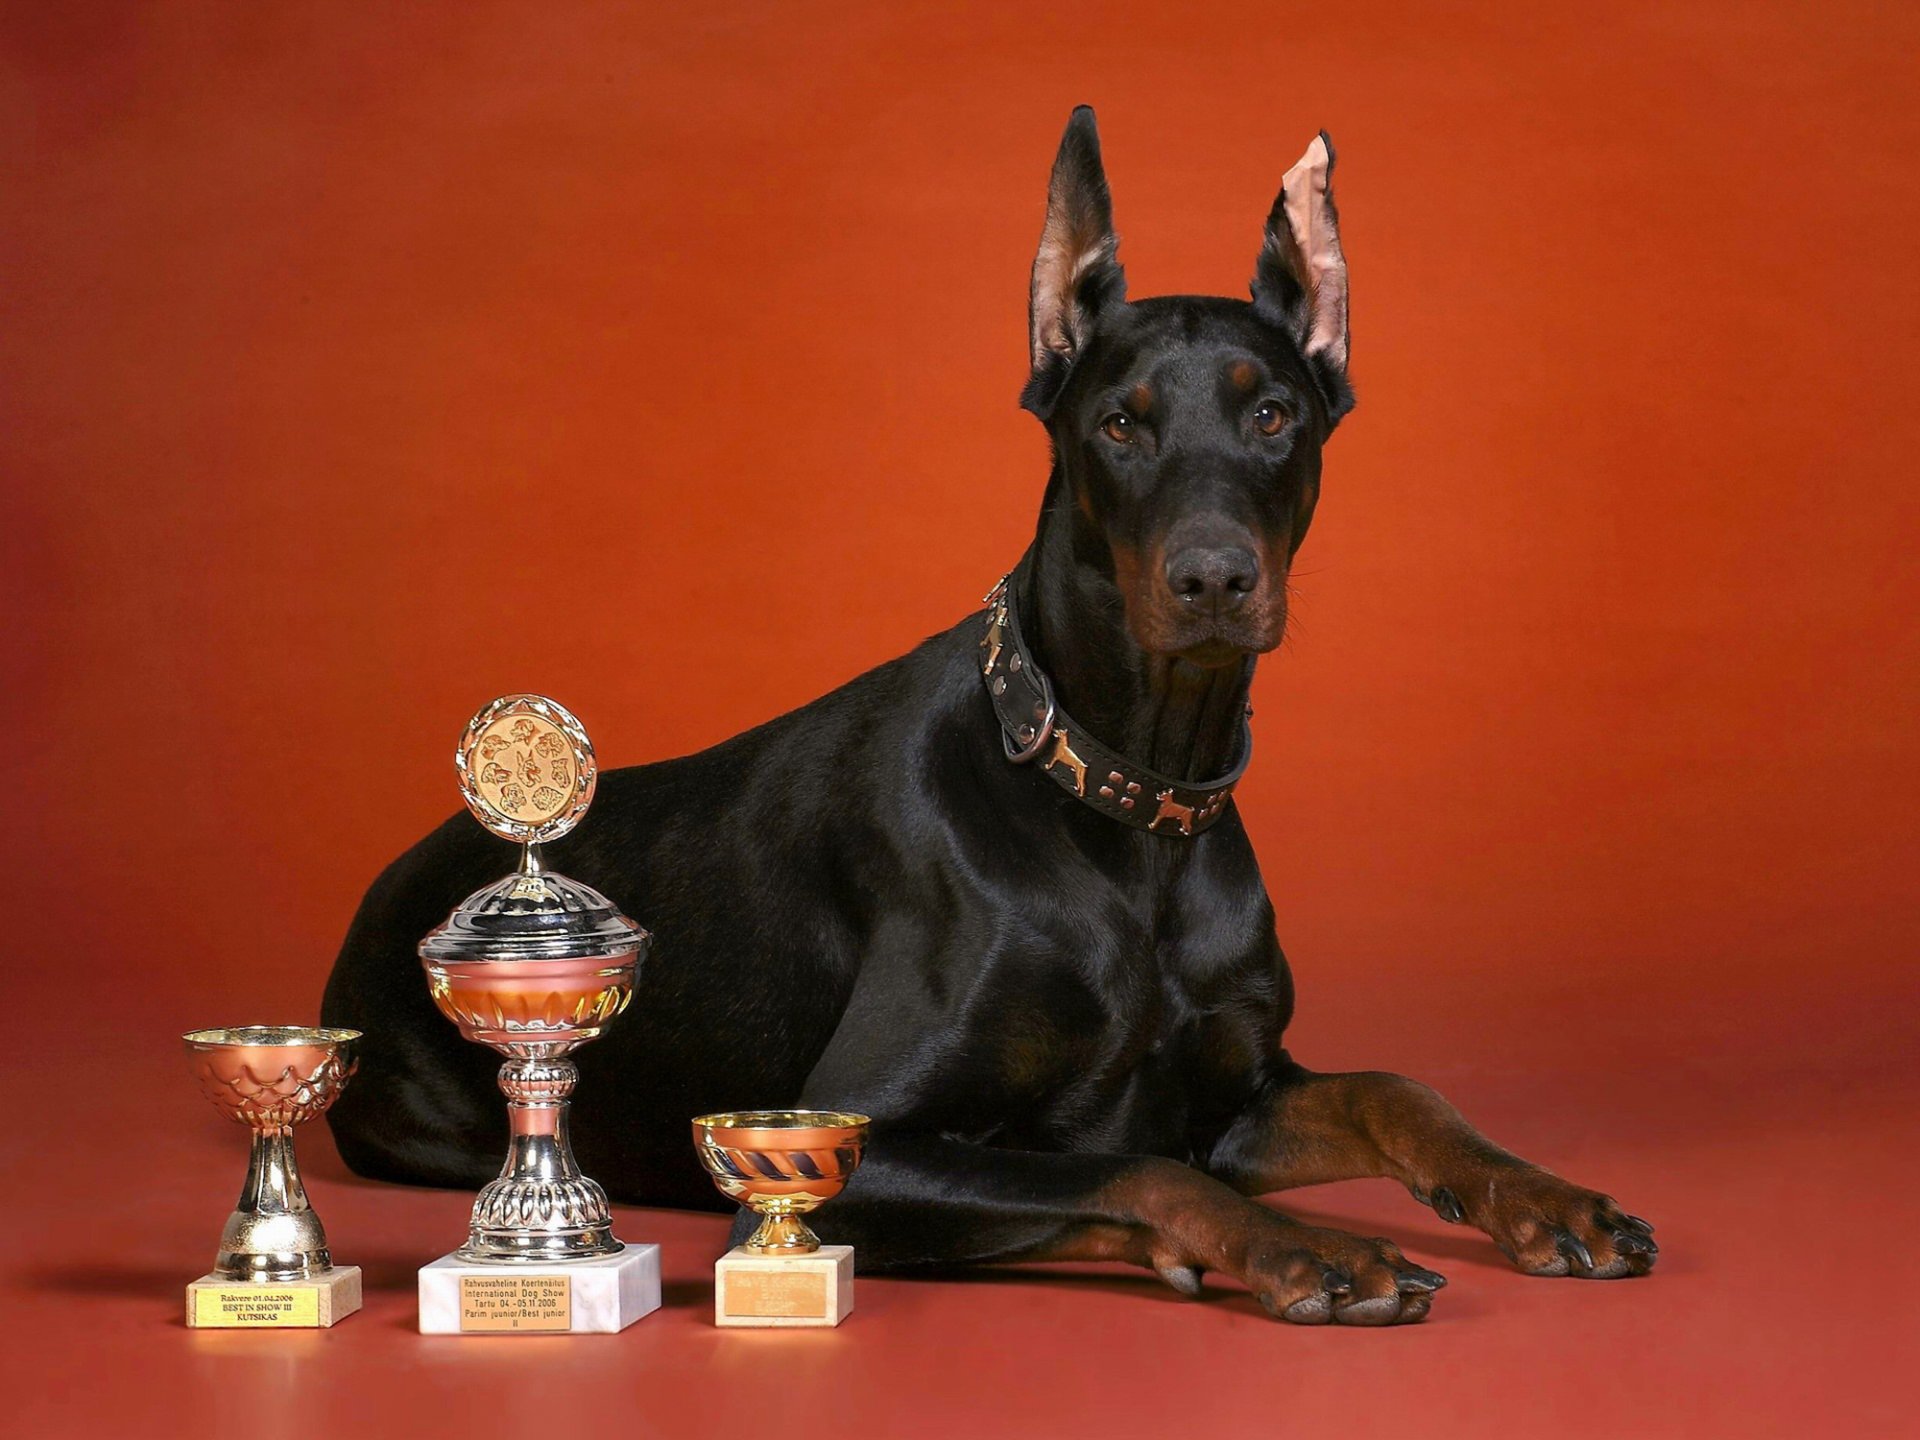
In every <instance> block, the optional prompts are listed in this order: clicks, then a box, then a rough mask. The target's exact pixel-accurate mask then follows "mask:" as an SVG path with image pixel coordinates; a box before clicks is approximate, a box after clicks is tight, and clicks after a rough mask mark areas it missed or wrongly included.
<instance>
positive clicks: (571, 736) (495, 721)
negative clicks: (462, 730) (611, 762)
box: [453, 695, 599, 845]
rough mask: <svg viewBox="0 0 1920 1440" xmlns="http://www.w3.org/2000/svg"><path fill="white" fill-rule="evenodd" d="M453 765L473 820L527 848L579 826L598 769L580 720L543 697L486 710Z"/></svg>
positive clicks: (515, 698) (516, 698)
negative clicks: (457, 772)
mask: <svg viewBox="0 0 1920 1440" xmlns="http://www.w3.org/2000/svg"><path fill="white" fill-rule="evenodd" d="M453 763H454V768H455V769H456V770H458V771H459V773H460V795H461V798H462V799H464V800H465V801H466V802H467V808H468V809H469V810H471V811H472V812H473V814H474V818H475V819H477V820H478V821H479V822H480V823H481V824H482V825H484V826H486V827H487V829H489V830H491V831H492V832H493V833H494V834H496V835H498V836H500V837H501V838H503V839H506V840H518V841H519V842H521V843H522V844H523V845H536V844H538V843H540V842H541V841H543V840H553V839H557V838H558V837H560V836H562V835H564V834H566V833H567V831H569V830H571V829H572V828H573V827H574V826H575V825H577V824H578V823H579V821H580V817H581V816H582V815H584V814H586V813H587V806H588V805H589V804H590V803H592V801H593V785H594V779H595V777H596V776H597V775H598V774H599V768H598V767H597V766H596V765H595V764H594V763H593V742H591V741H590V740H588V739H587V732H586V731H585V730H583V729H582V728H581V727H580V722H579V721H578V720H576V719H574V718H573V714H572V712H571V711H569V710H568V709H567V708H566V706H564V705H561V704H558V703H556V702H555V701H552V700H549V699H547V698H546V697H545V696H542V695H503V696H501V697H500V698H499V699H498V700H495V701H493V702H492V703H491V704H489V705H485V706H483V707H481V710H480V713H479V714H477V715H475V716H474V717H473V719H471V720H469V721H468V722H467V732H466V734H464V735H462V736H461V737H460V748H459V750H458V751H456V752H455V753H454V757H453Z"/></svg>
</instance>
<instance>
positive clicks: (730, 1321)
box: [713, 1245, 853, 1328]
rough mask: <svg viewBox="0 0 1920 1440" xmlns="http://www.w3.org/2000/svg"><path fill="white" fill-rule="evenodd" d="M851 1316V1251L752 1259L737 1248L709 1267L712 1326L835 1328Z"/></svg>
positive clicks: (835, 1248)
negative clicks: (805, 1326)
mask: <svg viewBox="0 0 1920 1440" xmlns="http://www.w3.org/2000/svg"><path fill="white" fill-rule="evenodd" d="M852 1311H853V1247H852V1246H851V1245H822V1246H821V1247H820V1248H819V1249H818V1250H814V1251H812V1252H810V1253H808V1254H805V1255H755V1254H754V1253H753V1252H752V1251H750V1250H748V1249H747V1247H746V1246H744V1245H736V1246H735V1247H734V1248H733V1249H731V1250H729V1251H728V1252H727V1253H726V1254H724V1255H722V1256H721V1257H720V1258H719V1260H717V1261H716V1262H715V1263H714V1267H713V1323H714V1324H716V1325H720V1326H729V1327H730V1326H775V1327H782V1328H785V1327H793V1326H801V1325H838V1324H839V1323H840V1322H841V1321H842V1320H844V1319H846V1318H847V1316H848V1315H849V1314H851V1313H852Z"/></svg>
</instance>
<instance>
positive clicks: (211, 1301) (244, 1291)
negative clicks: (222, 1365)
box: [193, 1285, 320, 1330]
mask: <svg viewBox="0 0 1920 1440" xmlns="http://www.w3.org/2000/svg"><path fill="white" fill-rule="evenodd" d="M319 1323H320V1292H319V1291H318V1290H317V1289H315V1288H314V1287H313V1286H311V1285H229V1286H212V1285H202V1286H196V1287H195V1288H194V1291H193V1325H194V1327H195V1328H196V1329H213V1330H238V1329H249V1328H254V1327H258V1328H261V1329H274V1328H276V1327H279V1326H287V1327H296V1326H297V1327H302V1328H311V1327H313V1326H316V1325H318V1324H319Z"/></svg>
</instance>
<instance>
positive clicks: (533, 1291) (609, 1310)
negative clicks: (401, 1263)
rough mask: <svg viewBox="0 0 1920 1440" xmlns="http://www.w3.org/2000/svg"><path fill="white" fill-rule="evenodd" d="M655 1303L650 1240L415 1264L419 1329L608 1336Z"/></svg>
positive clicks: (656, 1258) (656, 1256) (655, 1253)
mask: <svg viewBox="0 0 1920 1440" xmlns="http://www.w3.org/2000/svg"><path fill="white" fill-rule="evenodd" d="M659 1308H660V1247H659V1246H658V1245H628V1246H626V1247H625V1248H624V1249H622V1250H621V1251H620V1253H619V1254H617V1255H607V1256H603V1257H601V1258H600V1259H598V1260H564V1261H546V1262H539V1261H527V1262H522V1261H517V1260H505V1261H497V1262H494V1263H491V1264H488V1263H483V1262H480V1261H476V1260H463V1259H462V1258H461V1257H460V1256H459V1255H458V1254H453V1255H443V1256H441V1257H440V1258H439V1259H438V1260H436V1261H434V1262H433V1263H432V1264H431V1265H428V1266H425V1267H424V1268H423V1269H422V1270H421V1271H420V1333H421V1334H422V1335H612V1334H615V1333H616V1332H618V1331H621V1330H624V1329H626V1328H627V1326H629V1325H631V1324H633V1322H634V1321H636V1320H638V1319H639V1318H640V1317H641V1316H643V1315H650V1314H652V1313H653V1312H654V1311H655V1310H658V1309H659Z"/></svg>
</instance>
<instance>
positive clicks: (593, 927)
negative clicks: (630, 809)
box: [420, 695, 660, 1335]
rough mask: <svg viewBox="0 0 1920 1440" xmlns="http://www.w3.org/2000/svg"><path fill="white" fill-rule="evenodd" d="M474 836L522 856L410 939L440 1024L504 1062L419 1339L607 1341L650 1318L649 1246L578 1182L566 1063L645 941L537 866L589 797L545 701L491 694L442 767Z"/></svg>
mask: <svg viewBox="0 0 1920 1440" xmlns="http://www.w3.org/2000/svg"><path fill="white" fill-rule="evenodd" d="M454 764H455V766H456V768H457V769H458V771H459V775H460V793H461V795H462V796H463V797H464V798H465V799H466V802H467V808H468V809H470V810H471V811H472V812H473V814H474V817H475V818H476V819H478V820H479V821H480V823H481V824H482V825H484V826H486V827H487V829H489V830H491V831H493V833H494V834H496V835H498V836H501V837H502V838H503V839H507V840H516V841H518V842H520V844H521V845H522V846H523V847H524V848H523V849H522V850H521V852H520V868H519V869H518V870H517V871H516V872H515V873H513V874H511V875H509V876H507V877H506V878H505V879H503V880H499V881H496V882H495V883H494V884H492V885H488V886H486V887H485V888H483V889H481V890H477V891H475V892H474V893H473V894H471V895H469V896H468V897H467V898H466V899H465V900H463V901H462V902H461V903H460V905H459V908H457V909H456V910H455V911H454V912H453V913H452V914H451V915H449V916H448V917H447V920H446V923H445V924H443V925H441V926H440V927H439V928H438V929H436V930H434V931H433V932H432V933H431V934H429V935H428V936H427V937H426V938H425V939H424V940H422V941H421V942H420V963H421V964H422V965H423V966H425V967H426V972H427V980H428V984H429V985H430V986H431V988H432V991H433V1000H434V1003H435V1004H436V1005H437V1006H439V1008H440V1013H441V1014H443V1015H445V1016H446V1017H447V1018H448V1019H449V1020H451V1021H453V1023H454V1024H455V1025H457V1026H459V1027H460V1033H461V1034H462V1035H464V1036H466V1037H467V1039H469V1040H476V1041H478V1042H480V1043H481V1044H483V1045H490V1046H492V1047H493V1048H494V1049H495V1050H497V1051H499V1052H500V1053H501V1054H502V1055H504V1056H505V1057H506V1063H505V1064H503V1065H502V1066H501V1067H500V1089H501V1091H502V1092H503V1093H504V1094H505V1095H506V1097H507V1120H508V1124H509V1127H510V1129H511V1132H512V1139H511V1142H510V1145H509V1148H508V1151H507V1161H506V1165H505V1166H504V1167H503V1168H502V1169H501V1171H500V1176H499V1178H498V1179H496V1180H494V1181H492V1182H490V1183H489V1184H488V1185H487V1187H486V1188H485V1189H484V1190H482V1191H481V1192H480V1195H479V1198H477V1199H476V1200H475V1201H474V1203H473V1222H472V1226H471V1229H470V1231H469V1233H468V1236H467V1243H466V1244H465V1245H462V1246H461V1247H460V1248H459V1249H458V1250H456V1251H454V1252H453V1253H452V1254H451V1255H447V1256H444V1257H442V1258H441V1259H439V1260H436V1261H434V1262H433V1263H432V1264H431V1265H429V1266H427V1267H426V1268H425V1269H423V1270H422V1271H421V1272H420V1329H421V1331H422V1333H424V1334H430V1335H433V1334H476V1333H477V1334H490V1335H537V1334H542V1333H545V1334H554V1333H560V1334H568V1333H572V1334H581V1333H587V1332H596V1333H610V1332H613V1331H617V1330H624V1329H625V1328H626V1327H627V1326H629V1325H631V1324H633V1322H634V1321H636V1320H638V1319H639V1318H640V1317H641V1316H643V1315H646V1314H648V1313H649V1312H651V1311H653V1310H656V1309H658V1308H659V1306H660V1247H659V1246H658V1245H623V1244H622V1243H621V1242H620V1241H618V1240H616V1239H614V1238H613V1219H612V1216H611V1214H610V1213H609V1211H608V1208H607V1194H606V1191H604V1190H602V1189H601V1188H600V1187H599V1186H598V1185H596V1184H595V1183H594V1182H593V1181H592V1180H589V1179H588V1178H587V1177H586V1176H585V1175H583V1174H581V1173H580V1166H579V1164H578V1162H577V1161H575V1160H574V1158H573V1145H572V1142H571V1141H570V1140H569V1138H568V1135H567V1112H568V1110H569V1109H570V1108H571V1106H572V1100H571V1098H570V1097H571V1096H572V1094H573V1087H574V1085H575V1083H576V1082H577V1081H578V1080H579V1078H580V1071H579V1068H578V1067H577V1066H575V1064H574V1063H573V1061H572V1060H571V1059H570V1058H568V1057H569V1055H570V1054H571V1052H572V1051H573V1050H574V1049H576V1048H577V1047H579V1046H581V1045H584V1044H586V1043H587V1042H588V1041H589V1040H593V1039H595V1038H597V1037H598V1036H599V1034H600V1031H601V1030H602V1029H603V1028H604V1027H605V1026H606V1024H607V1022H608V1021H610V1020H612V1019H613V1017H614V1016H616V1015H618V1014H619V1013H620V1012H621V1011H622V1010H624V1009H625V1008H626V1006H627V1002H628V1001H629V1000H631V999H632V998H633V985H634V976H635V973H636V971H637V969H638V966H639V963H640V958H641V956H642V954H644V952H645V951H646V948H647V943H648V938H649V937H648V935H647V932H646V931H645V930H643V929H641V928H640V926H638V925H636V924H635V923H634V922H633V921H631V920H629V919H628V918H627V917H626V916H625V915H622V914H621V913H620V911H619V910H618V909H616V908H615V907H614V904H613V902H612V901H610V900H608V899H607V897H606V896H604V895H602V894H601V893H600V892H599V891H598V890H594V889H592V888H591V887H589V886H586V885H582V884H580V883H579V882H578V881H576V880H569V879H568V878H567V877H566V876H564V875H560V874H556V873H555V872H553V871H551V870H549V869H547V868H546V866H545V865H544V864H543V863H542V861H541V858H540V845H541V842H543V841H546V840H552V839H555V838H556V837H558V836H561V835H564V834H565V833H566V832H567V831H569V830H571V829H572V828H573V827H574V825H575V824H577V823H578V822H579V820H580V817H581V816H582V815H584V814H586V811H587V806H588V805H589V804H590V803H591V802H592V800H593V790H594V781H595V777H596V775H597V773H598V772H597V770H596V767H595V764H594V758H593V746H592V744H591V743H590V742H589V741H588V740H587V732H586V731H585V730H583V729H582V728H581V727H580V722H579V721H578V720H576V719H574V718H573V716H572V715H571V714H570V713H569V712H568V711H567V710H566V708H565V707H563V706H561V705H558V704H556V703H555V702H554V701H552V700H548V699H545V698H543V697H541V696H538V695H507V696H503V697H502V698H500V699H498V700H495V701H493V702H492V703H491V704H489V705H487V706H485V707H483V708H482V709H481V711H480V712H479V714H477V715H475V716H474V717H473V719H472V720H471V721H470V722H469V723H468V725H467V729H466V733H465V735H464V736H462V738H461V741H460V747H459V750H458V752H457V753H456V754H455V757H454Z"/></svg>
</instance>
